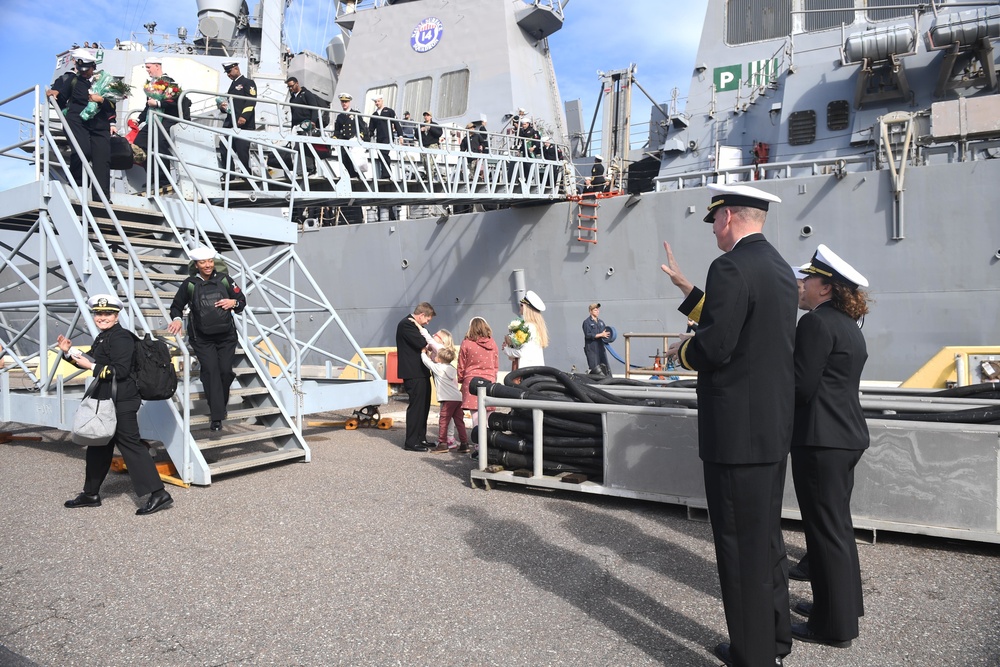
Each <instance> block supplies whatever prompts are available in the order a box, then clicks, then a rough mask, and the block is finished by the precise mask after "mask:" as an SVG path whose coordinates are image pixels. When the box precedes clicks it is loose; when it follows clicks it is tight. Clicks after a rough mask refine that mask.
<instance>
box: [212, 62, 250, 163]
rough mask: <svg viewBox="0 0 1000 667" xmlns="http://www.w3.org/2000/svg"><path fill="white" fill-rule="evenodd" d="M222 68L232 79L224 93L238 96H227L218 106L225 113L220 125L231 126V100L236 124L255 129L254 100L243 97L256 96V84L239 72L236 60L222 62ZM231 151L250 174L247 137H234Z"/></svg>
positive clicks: (242, 128) (245, 128) (243, 128)
mask: <svg viewBox="0 0 1000 667" xmlns="http://www.w3.org/2000/svg"><path fill="white" fill-rule="evenodd" d="M222 69H223V70H225V72H226V76H228V77H229V79H230V80H231V81H232V83H230V84H229V90H228V91H227V92H226V95H230V96H232V95H239V96H240V97H239V98H235V99H234V98H233V97H229V98H228V99H227V100H226V101H224V102H222V104H221V105H220V107H219V108H220V109H221V110H222V112H223V113H225V114H226V120H225V122H223V123H222V127H229V128H231V127H233V116H234V114H232V113H229V101H230V100H231V101H232V102H233V105H234V108H235V110H236V113H235V116H236V126H237V127H239V128H240V129H241V130H256V129H257V123H256V118H257V116H256V111H255V109H256V102H255V100H254V99H244V98H248V97H249V98H256V97H257V84H256V83H254V82H253V80H252V79H248V78H247V77H245V76H243V74H241V73H240V64H239V63H238V62H228V63H223V64H222ZM233 152H234V153H236V157H238V158H239V160H240V162H242V163H243V166H244V167H245V168H246V170H247V173H248V174H252V173H253V172H252V171H251V169H250V142H249V141H248V140H247V139H238V138H234V139H233ZM227 166H228V165H227Z"/></svg>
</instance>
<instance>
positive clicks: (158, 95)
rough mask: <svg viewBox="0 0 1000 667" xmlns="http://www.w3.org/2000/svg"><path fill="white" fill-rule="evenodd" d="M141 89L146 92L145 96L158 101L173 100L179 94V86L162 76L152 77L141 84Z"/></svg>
mask: <svg viewBox="0 0 1000 667" xmlns="http://www.w3.org/2000/svg"><path fill="white" fill-rule="evenodd" d="M142 90H143V92H145V93H146V97H149V98H151V99H154V100H156V101H157V102H160V103H163V102H173V101H175V100H176V99H177V98H178V97H180V94H181V87H180V86H178V85H177V82H175V81H171V80H170V79H167V78H164V77H161V78H159V79H153V80H152V81H150V82H149V83H147V84H146V85H145V86H143V87H142Z"/></svg>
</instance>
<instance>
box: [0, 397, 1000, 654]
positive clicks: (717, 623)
mask: <svg viewBox="0 0 1000 667" xmlns="http://www.w3.org/2000/svg"><path fill="white" fill-rule="evenodd" d="M385 410H386V411H385V412H383V415H393V416H396V417H402V410H403V408H402V406H401V404H390V406H388V407H387V408H385ZM393 410H398V412H393ZM347 416H349V415H340V417H341V418H346V417H347ZM336 417H337V416H336V415H325V416H324V418H336ZM432 423H436V422H432ZM2 428H3V429H4V430H14V431H15V432H16V433H18V434H28V433H37V434H38V435H41V436H42V438H43V441H42V442H11V443H6V444H0V475H2V481H0V503H2V508H3V509H2V511H0V535H2V538H0V666H2V667H10V666H16V667H32V666H35V665H39V666H44V667H69V666H74V665H80V666H94V667H118V666H121V667H134V666H135V665H149V666H151V667H173V666H178V667H180V666H184V667H195V666H206V667H208V666H218V665H227V666H229V665H232V666H240V665H248V666H251V665H254V666H255V665H278V666H282V667H285V666H288V667H297V666H303V667H305V666H322V665H373V666H374V665H378V666H382V665H415V666H417V665H419V666H423V665H428V666H429V665H435V666H451V665H455V666H459V665H461V666H466V665H468V666H475V665H497V666H508V665H509V666H513V667H528V666H534V665H573V666H588V665H609V666H610V665H614V666H620V665H629V666H639V665H669V666H694V667H710V666H713V665H718V664H719V662H718V660H716V659H715V658H714V657H712V654H711V649H712V647H713V646H714V645H715V644H716V643H717V642H720V641H725V640H726V639H727V637H726V629H725V621H724V618H723V613H722V602H721V600H720V597H719V585H718V578H717V575H716V570H715V558H714V550H713V546H712V536H711V532H710V529H709V525H708V524H707V523H703V522H699V521H692V520H689V519H688V518H686V512H685V510H684V509H683V508H681V507H676V506H670V505H662V504H655V503H650V502H642V501H632V500H625V499H620V498H611V497H602V496H591V495H587V496H584V495H577V494H570V493H563V492H551V491H541V490H534V489H530V488H524V487H514V486H507V487H499V488H494V489H492V490H489V491H486V490H483V489H473V488H471V487H470V484H469V471H470V470H471V469H472V466H473V461H472V460H470V459H469V458H468V457H467V456H458V455H453V454H437V455H435V454H429V453H428V454H422V453H412V452H406V451H403V449H402V444H403V435H404V431H403V427H402V424H401V420H400V419H397V422H396V425H395V427H394V428H392V429H391V430H388V431H379V430H375V429H360V430H357V431H345V430H342V429H320V428H310V429H308V431H307V436H308V437H307V439H308V442H309V443H310V445H311V447H312V462H311V463H308V464H306V463H294V464H287V465H282V466H277V467H274V468H270V469H264V470H258V471H254V472H249V473H245V474H237V475H231V476H227V477H222V478H220V479H219V480H217V481H216V482H215V483H213V484H212V485H211V486H210V487H191V488H189V489H181V488H176V487H169V490H170V493H171V494H173V496H174V498H175V500H176V502H175V505H174V507H172V508H170V509H168V510H165V511H162V512H160V513H158V514H154V515H151V516H148V517H139V516H136V515H135V510H136V509H137V508H138V507H139V504H138V501H137V500H136V498H135V497H134V496H133V495H132V492H131V485H130V484H129V481H128V479H127V477H126V476H125V475H122V474H116V473H112V474H111V475H110V476H109V478H108V480H107V482H106V484H105V488H104V490H103V494H102V495H103V499H104V504H103V506H102V507H100V508H86V509H76V510H68V509H65V508H64V507H63V506H62V503H63V501H64V500H66V499H68V498H71V497H73V496H74V495H75V494H76V493H77V492H79V490H80V488H81V485H82V482H83V450H82V449H80V448H78V447H76V446H74V445H72V444H71V443H70V441H69V438H68V434H65V433H60V432H58V431H48V430H46V431H34V432H33V431H31V430H30V429H27V428H25V427H19V426H18V425H16V424H5V425H2ZM432 432H433V429H432ZM785 529H786V530H785V536H786V539H787V542H788V550H789V554H790V556H791V557H792V558H798V557H799V556H801V555H802V553H803V552H804V550H805V541H804V537H803V535H802V531H801V526H800V525H799V524H797V523H796V522H786V525H785ZM877 538H878V539H877V541H876V542H875V543H872V535H871V534H870V533H865V532H863V531H859V532H858V540H859V552H860V559H861V568H862V575H863V579H864V593H865V605H866V615H865V617H864V618H863V619H862V621H861V637H860V638H859V639H858V640H856V641H855V642H854V646H853V647H851V648H849V649H835V648H828V647H824V646H817V645H811V644H801V643H796V644H795V646H794V650H793V653H792V655H791V656H789V658H788V659H787V660H786V661H785V664H786V665H788V666H790V667H800V666H802V667H805V666H809V667H870V666H872V665H893V666H897V665H898V666H901V667H902V666H925V665H926V666H930V665H934V666H943V665H949V666H955V667H979V666H981V667H996V665H998V664H1000V648H998V647H1000V560H998V556H1000V546H998V545H983V544H975V543H967V542H961V541H950V540H944V539H937V538H926V537H919V536H910V535H898V534H890V533H885V532H879V533H878V536H877ZM808 599H810V594H809V586H808V584H806V583H802V582H794V581H793V582H792V584H791V600H792V603H793V604H794V603H795V602H798V601H802V600H808ZM798 620H802V619H799V618H797V617H796V616H794V615H793V621H798Z"/></svg>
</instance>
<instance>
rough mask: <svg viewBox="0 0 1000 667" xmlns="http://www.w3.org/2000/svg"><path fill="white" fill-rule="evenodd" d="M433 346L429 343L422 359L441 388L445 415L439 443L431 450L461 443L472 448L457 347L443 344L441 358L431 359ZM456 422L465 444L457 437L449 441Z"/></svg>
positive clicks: (441, 450)
mask: <svg viewBox="0 0 1000 667" xmlns="http://www.w3.org/2000/svg"><path fill="white" fill-rule="evenodd" d="M432 354H433V351H432V348H430V346H428V348H427V349H426V350H424V354H422V355H421V357H420V360H421V361H422V362H424V366H427V368H429V369H430V371H431V373H432V374H433V375H434V386H435V387H436V388H437V398H438V403H439V404H440V406H441V416H440V418H439V419H438V444H437V447H435V448H434V449H432V450H431V453H433V454H442V453H444V452H448V451H455V450H456V449H458V448H459V446H461V448H462V449H463V450H464V451H468V450H469V434H468V433H467V432H466V430H465V420H464V419H463V414H462V390H461V389H460V388H459V386H458V373H457V371H456V370H455V367H454V366H452V365H451V362H453V361H454V360H455V348H453V347H441V348H440V349H438V350H437V361H434V360H433V359H432V358H431V355H432ZM451 422H455V430H456V431H457V432H458V437H459V439H460V441H461V445H456V444H455V441H454V440H451V441H450V442H449V440H448V425H449V423H451Z"/></svg>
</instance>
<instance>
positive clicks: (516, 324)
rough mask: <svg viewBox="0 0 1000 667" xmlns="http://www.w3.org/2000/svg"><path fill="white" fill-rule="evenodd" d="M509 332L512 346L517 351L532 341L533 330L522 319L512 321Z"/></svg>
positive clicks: (508, 326) (508, 328) (508, 327)
mask: <svg viewBox="0 0 1000 667" xmlns="http://www.w3.org/2000/svg"><path fill="white" fill-rule="evenodd" d="M507 332H508V339H509V340H510V346H511V347H512V348H514V349H515V350H516V349H518V348H520V347H521V346H522V345H524V344H525V343H527V342H528V341H529V340H531V329H529V328H528V324H527V323H526V322H525V321H524V320H523V319H521V318H520V317H519V318H517V319H516V320H511V322H510V324H508V325H507Z"/></svg>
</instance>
